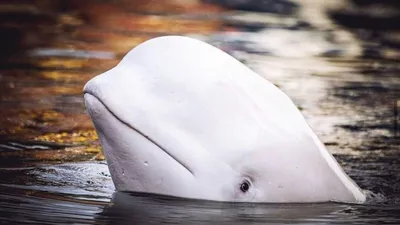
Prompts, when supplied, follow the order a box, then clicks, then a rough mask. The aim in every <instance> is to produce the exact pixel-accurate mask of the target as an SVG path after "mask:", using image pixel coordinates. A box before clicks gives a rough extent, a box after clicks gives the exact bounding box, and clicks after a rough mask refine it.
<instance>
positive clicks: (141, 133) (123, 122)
mask: <svg viewBox="0 0 400 225" xmlns="http://www.w3.org/2000/svg"><path fill="white" fill-rule="evenodd" d="M83 94H84V96H85V95H90V96H92V97H93V98H95V99H96V100H97V101H99V103H100V104H102V105H103V106H104V108H105V109H106V110H107V111H108V112H109V113H110V114H111V115H112V116H114V117H115V118H116V119H117V120H118V121H119V122H120V123H122V124H124V125H125V126H127V127H129V128H130V129H132V130H134V131H135V132H137V133H138V134H140V135H141V136H143V137H144V138H146V139H147V140H148V141H149V142H151V143H152V144H154V145H155V146H157V147H158V148H160V149H161V150H162V151H163V152H165V153H166V154H167V155H169V156H170V157H171V158H172V159H173V160H175V161H176V162H177V163H179V164H180V165H181V166H182V167H183V168H185V169H186V170H187V171H189V173H190V174H192V175H193V176H194V173H193V171H192V170H191V169H190V168H189V167H188V166H187V165H185V164H184V163H183V162H181V161H180V160H179V159H177V158H176V157H174V155H172V154H171V153H169V152H168V151H167V150H166V149H165V148H163V147H162V146H161V145H160V144H158V143H157V142H156V141H155V140H153V139H152V138H150V137H149V136H148V135H146V134H144V133H143V132H141V131H140V130H138V129H136V128H135V127H133V126H131V125H130V124H128V123H126V122H125V121H123V120H121V119H120V118H119V117H118V116H117V115H115V114H114V113H113V112H112V111H111V110H110V109H109V108H108V107H107V105H106V104H104V103H103V102H102V101H101V100H100V99H99V98H97V97H96V95H94V94H92V93H90V92H88V91H84V93H83Z"/></svg>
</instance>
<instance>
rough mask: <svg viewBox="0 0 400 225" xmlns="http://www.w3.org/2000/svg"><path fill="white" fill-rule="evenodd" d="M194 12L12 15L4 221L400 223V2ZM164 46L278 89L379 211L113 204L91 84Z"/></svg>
mask: <svg viewBox="0 0 400 225" xmlns="http://www.w3.org/2000/svg"><path fill="white" fill-rule="evenodd" d="M138 2H140V1H138ZM194 2H195V1H176V2H169V3H160V4H158V5H154V4H143V2H142V3H140V4H132V3H127V2H125V1H118V2H117V1H115V2H114V1H108V2H105V1H93V2H92V1H85V3H81V2H75V1H68V2H64V1H50V2H45V1H44V2H36V5H35V4H33V3H28V2H25V1H16V0H15V1H9V2H8V3H1V4H0V18H1V20H0V21H1V22H0V30H1V33H2V37H1V44H0V46H1V49H2V51H1V53H0V59H1V61H0V109H1V110H0V118H1V119H0V223H4V224H15V223H17V224H21V223H31V224H55V223H57V224H59V223H77V224H86V223H96V224H98V223H99V224H108V223H109V224H124V223H129V224H132V223H138V224H160V223H184V224H288V223H293V224H400V205H399V202H400V157H399V154H400V138H399V135H400V76H399V72H400V66H399V61H398V59H399V58H400V51H399V46H400V35H399V32H398V30H399V28H400V25H399V24H398V23H395V22H393V21H397V20H396V18H398V16H399V15H400V10H399V4H397V3H395V2H393V1H380V3H379V4H378V3H376V4H371V1H357V0H354V1H331V2H328V3H323V2H322V1H313V0H307V1H305V0H304V1H285V0H279V1H275V2H273V1H262V2H264V3H263V4H262V6H261V5H257V4H255V3H256V2H257V1H247V3H246V4H245V5H243V4H244V3H243V2H244V1H241V2H242V3H240V2H239V1H234V0H225V1H218V0H215V1H213V0H209V1H205V2H206V3H221V4H220V5H218V4H211V5H210V4H206V3H205V2H203V3H199V4H194ZM95 3H96V4H95ZM372 3H373V2H372ZM228 8H230V10H228ZM232 9H234V10H232ZM242 10H255V11H257V12H249V11H242ZM165 34H184V35H189V36H192V37H195V38H198V39H201V40H205V41H207V42H209V43H211V44H213V45H215V46H217V47H219V48H221V49H223V50H224V51H226V52H228V53H230V54H231V55H233V56H234V57H236V58H238V59H239V60H241V61H242V62H243V63H245V64H246V65H248V66H249V67H250V68H252V69H253V70H255V71H256V72H258V73H259V74H260V75H261V76H263V77H265V78H266V79H268V80H270V81H272V82H273V83H274V84H276V85H278V86H279V87H280V88H281V89H282V90H283V91H285V92H286V93H287V94H288V95H289V96H290V97H291V98H292V99H293V101H294V102H295V103H296V105H297V106H298V108H299V109H300V110H301V111H302V113H303V114H304V115H305V117H306V119H307V121H308V122H309V124H310V125H311V127H312V128H313V129H314V130H315V132H316V133H317V135H318V136H319V137H320V139H321V140H322V141H323V142H324V143H325V145H326V146H327V148H328V149H329V151H331V152H332V153H333V154H334V156H335V157H336V159H337V160H338V161H339V163H340V164H341V165H342V166H343V168H344V169H345V171H346V172H347V173H348V174H349V175H350V176H351V177H352V178H353V179H354V180H355V181H356V182H357V183H358V184H359V185H360V186H361V187H362V188H363V189H365V190H368V193H369V194H368V196H369V198H368V202H367V203H365V204H361V205H357V204H341V203H319V204H233V203H216V202H207V201H195V200H184V199H175V198H170V197H166V196H157V195H143V194H139V193H114V186H113V183H112V181H111V178H110V175H109V172H108V169H107V165H106V164H105V162H104V156H103V154H102V153H101V151H100V146H99V143H98V139H97V136H96V135H95V132H94V130H93V127H92V124H91V122H90V120H89V118H88V116H87V114H86V113H85V109H84V106H83V99H82V93H81V92H82V86H83V84H84V83H85V82H86V81H87V80H89V79H90V78H92V77H93V76H95V75H97V74H99V73H101V72H103V71H105V70H107V69H109V68H111V67H112V66H114V65H115V64H116V63H118V61H119V59H120V58H121V57H122V56H123V55H124V54H125V53H126V52H127V51H128V50H129V49H131V48H132V47H134V46H136V45H137V44H139V43H140V42H142V41H144V40H146V39H148V38H151V37H155V36H159V35H165Z"/></svg>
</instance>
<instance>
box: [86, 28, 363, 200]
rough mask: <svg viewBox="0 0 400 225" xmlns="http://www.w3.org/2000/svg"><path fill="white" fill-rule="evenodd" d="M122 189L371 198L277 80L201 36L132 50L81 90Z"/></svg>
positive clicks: (211, 196)
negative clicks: (281, 88)
mask: <svg viewBox="0 0 400 225" xmlns="http://www.w3.org/2000/svg"><path fill="white" fill-rule="evenodd" d="M84 98H85V104H86V107H87V110H88V113H89V115H90V117H91V119H92V120H93V123H94V126H95V128H96V131H97V134H98V136H99V138H100V142H101V145H102V147H103V150H104V153H105V157H106V160H107V164H108V167H109V170H110V173H111V176H112V179H113V182H114V184H115V187H116V189H117V191H131V192H142V193H154V194H162V195H169V196H176V197H183V198H192V199H204V200H214V201H226V202H271V203H273V202H325V201H339V202H364V201H365V195H364V194H363V191H362V190H361V189H360V188H359V187H358V186H357V185H356V184H355V183H354V182H353V181H352V180H351V179H350V178H349V177H348V176H347V175H346V173H345V172H344V171H343V170H342V168H341V167H340V166H339V164H338V163H337V162H336V160H335V159H334V158H333V156H332V155H331V154H330V153H329V152H328V151H327V149H326V148H325V146H324V145H323V143H322V142H321V141H320V140H319V139H318V138H317V136H316V135H315V133H314V132H313V131H312V129H311V128H310V127H309V125H308V124H307V122H306V121H305V119H304V117H303V116H302V114H301V113H300V111H299V110H298V109H297V107H296V106H295V105H294V104H293V102H292V101H291V100H290V99H289V97H288V96H287V95H286V94H284V93H283V92H282V91H281V90H280V89H279V88H277V87H276V86H274V85H273V84H272V83H270V82H269V81H267V80H265V79H264V78H262V77H261V76H259V75H258V74H256V73H255V72H253V71H252V70H250V69H249V68H247V67H246V66H245V65H243V64H242V63H240V62H239V61H237V60H236V59H234V58H233V57H231V56H230V55H228V54H226V53H224V52H223V51H221V50H219V49H217V48H215V47H213V46H211V45H209V44H207V43H204V42H201V41H199V40H195V39H191V38H188V37H180V36H165V37H159V38H154V39H151V40H149V41H146V42H144V43H142V44H140V45H139V46H137V47H135V48H134V49H132V50H131V51H130V52H129V53H128V54H127V55H126V56H125V57H124V58H123V59H122V60H121V62H120V63H119V64H118V65H117V66H115V67H114V68H112V69H110V70H109V71H107V72H105V73H103V74H101V75H99V76H96V77H94V78H93V79H92V80H90V81H89V82H88V83H87V84H86V85H85V88H84Z"/></svg>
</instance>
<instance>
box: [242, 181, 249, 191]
mask: <svg viewBox="0 0 400 225" xmlns="http://www.w3.org/2000/svg"><path fill="white" fill-rule="evenodd" d="M249 189H250V182H249V181H248V180H245V181H243V183H242V184H241V185H240V190H241V191H242V192H247V191H248V190H249Z"/></svg>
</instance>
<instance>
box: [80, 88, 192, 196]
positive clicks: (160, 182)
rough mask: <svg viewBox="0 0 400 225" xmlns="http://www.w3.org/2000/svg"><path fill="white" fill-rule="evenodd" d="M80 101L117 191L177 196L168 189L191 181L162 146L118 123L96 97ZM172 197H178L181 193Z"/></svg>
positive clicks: (188, 171) (188, 175) (88, 95)
mask: <svg viewBox="0 0 400 225" xmlns="http://www.w3.org/2000/svg"><path fill="white" fill-rule="evenodd" d="M84 98H85V104H86V106H87V110H88V111H89V114H90V117H91V118H92V120H93V121H95V122H94V126H95V128H96V130H97V134H98V136H99V139H100V142H101V145H102V147H103V151H104V154H105V158H106V161H107V164H108V167H109V169H110V173H111V176H112V179H113V182H114V184H115V187H116V189H117V191H134V192H149V193H157V194H168V195H171V193H175V192H177V190H174V189H173V188H171V187H174V186H176V183H182V182H183V183H185V182H186V184H187V183H188V181H193V180H194V177H193V174H192V172H191V171H190V169H188V168H187V167H186V166H185V165H183V164H182V163H180V162H179V161H178V160H177V159H175V158H174V156H172V155H171V154H169V153H168V152H167V151H166V150H165V149H164V148H163V147H162V146H160V145H159V144H157V143H155V142H154V141H152V140H151V139H150V138H148V137H146V136H145V135H143V134H142V133H141V132H140V131H138V130H137V129H135V128H133V127H131V126H130V125H128V124H126V123H125V122H124V121H122V120H120V119H119V118H118V117H117V116H115V115H114V114H113V113H112V111H111V110H109V109H108V108H107V107H106V106H105V104H103V103H102V102H101V101H100V100H99V99H98V98H97V97H96V96H94V95H92V94H90V93H85V94H84ZM105 134H107V135H105ZM164 177H168V180H165V179H163V178H164ZM180 191H182V190H180ZM172 195H175V196H181V195H182V193H178V192H177V193H175V194H172Z"/></svg>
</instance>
